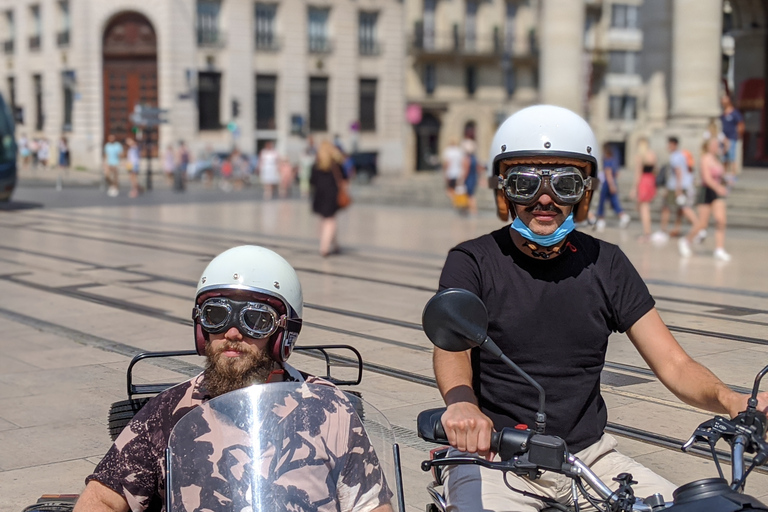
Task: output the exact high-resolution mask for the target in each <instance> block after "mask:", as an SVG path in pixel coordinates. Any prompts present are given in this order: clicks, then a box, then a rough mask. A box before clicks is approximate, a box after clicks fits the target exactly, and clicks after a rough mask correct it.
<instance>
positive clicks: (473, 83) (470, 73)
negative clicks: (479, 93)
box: [465, 66, 477, 96]
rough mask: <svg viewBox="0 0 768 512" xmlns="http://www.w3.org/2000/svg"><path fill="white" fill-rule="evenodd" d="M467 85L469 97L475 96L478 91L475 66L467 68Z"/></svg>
mask: <svg viewBox="0 0 768 512" xmlns="http://www.w3.org/2000/svg"><path fill="white" fill-rule="evenodd" d="M465 84H466V86H467V95H468V96H474V95H475V91H476V90H477V68H476V67H475V66H467V69H466V71H465Z"/></svg>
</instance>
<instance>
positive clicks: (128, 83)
mask: <svg viewBox="0 0 768 512" xmlns="http://www.w3.org/2000/svg"><path fill="white" fill-rule="evenodd" d="M103 83H104V138H105V140H106V138H107V136H109V135H114V136H115V137H116V138H117V140H118V141H120V142H124V141H125V139H126V138H128V137H132V136H133V132H132V129H133V123H132V122H131V119H130V117H131V113H132V112H133V108H134V107H135V106H136V104H138V103H141V104H143V105H148V106H151V107H157V106H158V101H157V100H158V83H157V41H156V37H155V32H154V29H153V28H152V26H151V24H150V23H149V20H147V19H146V18H145V17H144V16H142V15H141V14H139V13H135V12H125V13H122V14H119V15H117V16H115V17H114V18H113V19H112V21H111V22H110V23H109V25H108V26H107V29H106V30H105V32H104V81H103ZM142 135H143V137H144V140H145V141H147V140H149V142H151V146H152V154H153V156H157V129H156V128H155V129H151V130H143V133H142Z"/></svg>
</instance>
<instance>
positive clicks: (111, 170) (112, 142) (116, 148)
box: [104, 134, 123, 197]
mask: <svg viewBox="0 0 768 512" xmlns="http://www.w3.org/2000/svg"><path fill="white" fill-rule="evenodd" d="M122 157H123V145H122V144H120V143H119V142H117V139H116V138H115V136H114V135H112V134H109V135H108V136H107V143H106V144H104V177H105V178H106V180H107V195H108V196H109V197H117V196H118V195H119V194H120V188H119V187H120V182H119V179H118V169H119V168H120V159H121V158H122Z"/></svg>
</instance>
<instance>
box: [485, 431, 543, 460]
mask: <svg viewBox="0 0 768 512" xmlns="http://www.w3.org/2000/svg"><path fill="white" fill-rule="evenodd" d="M532 435H533V431H531V430H518V429H517V427H515V428H503V429H501V432H499V434H498V437H497V436H491V448H492V449H493V450H494V451H495V452H496V453H498V454H499V458H500V459H501V460H504V461H507V460H510V459H512V458H513V457H515V456H517V455H522V454H524V453H525V452H526V451H528V448H529V443H530V440H531V436H532ZM494 441H497V442H494Z"/></svg>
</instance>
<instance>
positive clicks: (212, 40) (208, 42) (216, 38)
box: [197, 29, 227, 48]
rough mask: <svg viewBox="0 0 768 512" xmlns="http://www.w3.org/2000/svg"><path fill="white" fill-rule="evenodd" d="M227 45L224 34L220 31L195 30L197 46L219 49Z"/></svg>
mask: <svg viewBox="0 0 768 512" xmlns="http://www.w3.org/2000/svg"><path fill="white" fill-rule="evenodd" d="M226 44H227V38H226V34H224V32H223V31H221V30H213V29H197V46H205V47H209V48H220V47H222V46H224V45H226Z"/></svg>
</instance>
